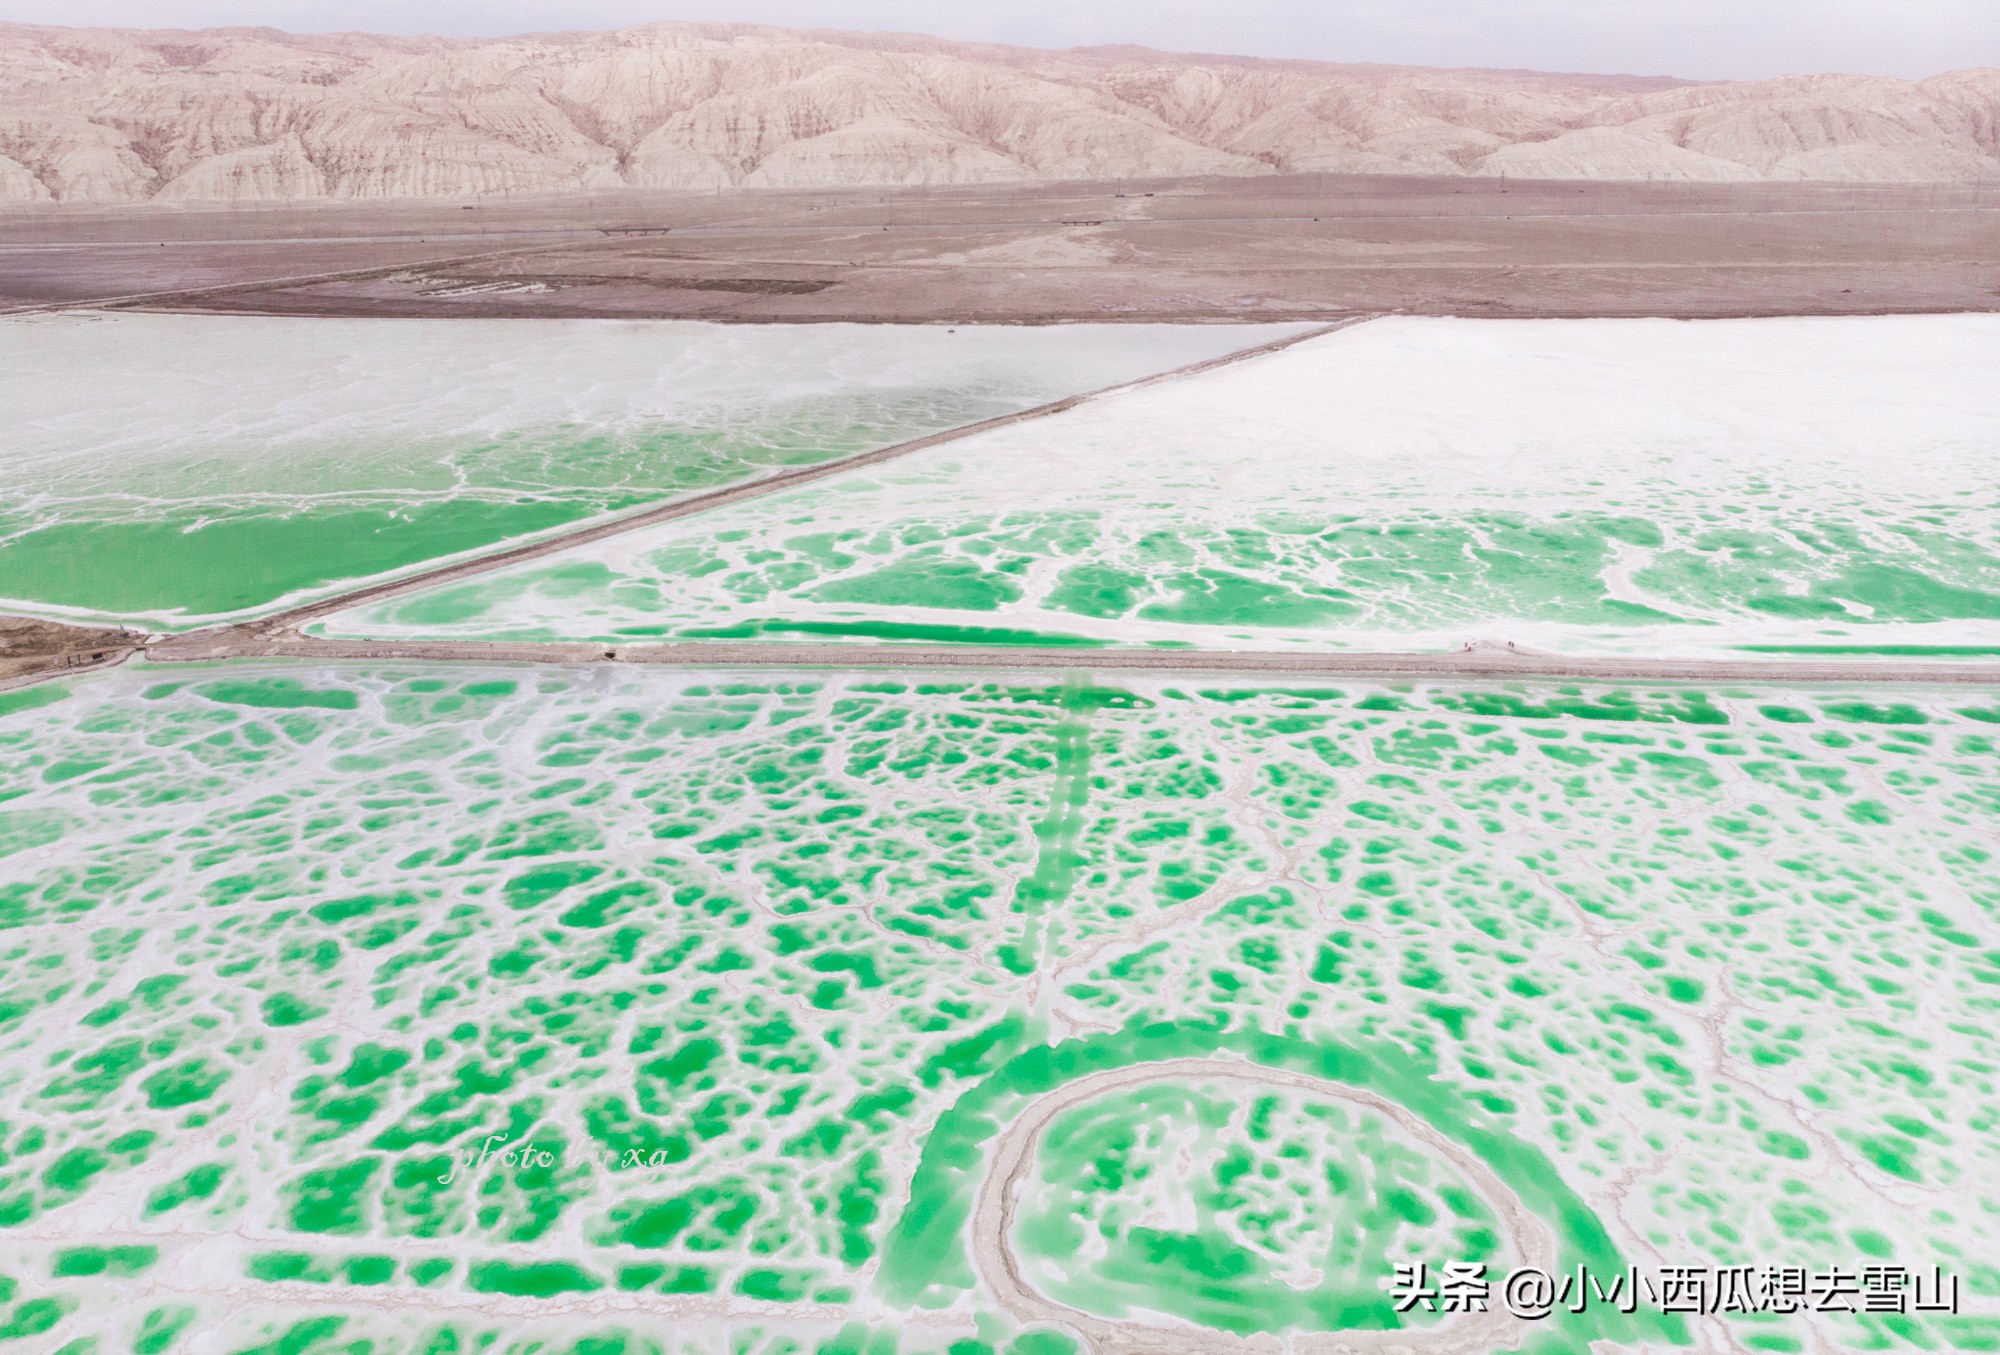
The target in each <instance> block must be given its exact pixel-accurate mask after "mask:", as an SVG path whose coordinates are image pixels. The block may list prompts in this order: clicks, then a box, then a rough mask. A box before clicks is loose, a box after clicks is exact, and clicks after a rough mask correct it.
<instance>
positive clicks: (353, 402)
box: [0, 315, 1296, 629]
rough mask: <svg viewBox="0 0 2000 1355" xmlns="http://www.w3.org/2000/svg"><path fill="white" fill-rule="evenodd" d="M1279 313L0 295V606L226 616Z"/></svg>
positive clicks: (908, 433) (1087, 383) (1134, 366)
mask: <svg viewBox="0 0 2000 1355" xmlns="http://www.w3.org/2000/svg"><path fill="white" fill-rule="evenodd" d="M1294 328H1296V327H1294ZM1284 332H1290V331H1287V330H1285V329H1281V328H1277V327H1237V326H1196V327H1185V326H1184V327H1168V326H1077V327H1065V328H1062V329H1057V330H1047V331H1031V330H1022V329H992V328H973V327H961V328H958V329H956V330H952V329H947V328H943V327H926V326H860V325H815V326H784V325H776V326H746V327H738V328H728V327H722V326H716V325H708V324H701V323H687V322H647V321H636V322H618V321H534V322H525V323H524V322H510V323H494V322H479V321H474V322H470V323H467V322H442V323H439V322H429V321H396V320H361V321H349V320H339V321H334V320H327V321H319V320H315V321H300V320H289V319H279V318H262V317H257V318H241V317H213V316H208V317H189V316H151V315H59V316H37V317H31V318H26V319H15V320H11V321H6V322H0V408H4V409H6V410H7V412H8V425H7V428H6V429H5V431H4V432H0V610H7V611H17V612H31V613H37V614H42V615H52V616H57V617H65V618H80V619H94V620H121V621H137V622H141V623H143V624H146V625H149V626H151V627H154V628H157V629H173V628H179V627H186V626H190V625H195V624H200V623H203V622H207V621H213V620H217V619H221V618H226V617H234V616H241V615H246V614H250V613H254V612H255V611H257V610H259V609H264V608H269V607H271V606H274V605H279V604H281V603H284V602H294V601H298V600H301V599H303V598H306V597H310V596H313V595H315V594H323V593H325V592H327V591H329V590H331V589H335V588H337V587H339V586H340V585H341V584H343V583H348V584H351V583H353V582H355V581H358V580H361V579H365V578H368V577H370V576H373V575H376V574H380V573H384V572H392V571H395V570H400V569H406V568H409V567H411V566H414V565H417V564H421V563H423V562H426V561H429V560H434V559H438V558H441V557H450V556H454V555H458V554H462V553H464V552H467V551H472V550H477V549H479V548H481V547H485V546H490V545H492V544H494V543H496V542H499V541H504V540H511V539H515V538H519V537H523V536H532V535H534V534H536V533H540V532H545V531H547V530H550V529H551V528H555V527H558V526H561V525H563V524H565V523H570V522H574V521H577V520H579V519H583V518H588V517H591V516H593V515H597V514H601V513H604V512H608V511H614V510H618V509H621V508H629V507H632V506H635V505H638V504H644V503H650V502H653V501H656V500H660V499H665V498H670V497H672V496H674V495H676V494H680V493H684V492H687V491H689V490H693V489H700V488H705V487H709V486H713V485H716V484H721V483H727V482H729V481H733V480H739V479H745V478H752V477H755V476H757V475H760V474H764V473H767V472H769V471H770V470H772V469H775V468H779V467H783V466H787V465H796V464H801V463H806V462H812V461H817V460H821V459H825V458H830V457H834V456H839V455H842V454H844V453H847V452H854V451H860V450H863V449H865V448H868V447H872V446H878V445H882V444H886V443H891V442H896V441H899V440H901V439H904V438H908V437H913V436H916V435H919V434H922V433H929V432H935V431H938V430H940V429H944V428H950V427H954V426H957V425H959V424H963V423H968V422H972V421H974V420H977V419H981V418H985V417H988V416H991V415H994V414H999V413H1004V412H1008V411H1012V410H1016V409H1021V408H1025V407H1028V406H1032V405H1035V404H1039V403H1042V402H1045V401H1047V400H1051V399H1055V398H1057V397H1060V396H1063V395H1069V394H1074V393H1076V392H1079V391H1084V390H1090V389H1094V388H1096V387H1099V386H1104V385H1110V384H1114V383H1116V382H1120V381H1125V380H1130V379H1132V378H1134V377H1139V376H1144V375H1147V374H1149V373H1152V372H1155V371H1159V370H1161V369H1163V368H1172V367H1176V366H1179V365H1182V364H1185V363H1188V362H1193V361H1197V360H1199V359H1202V358H1206V357H1212V356H1215V355H1217V354H1220V353H1225V352H1229V351H1232V350H1234V349H1236V348H1239V347H1248V346H1251V345H1253V344H1255V343H1258V342H1261V341H1262V340H1264V339H1267V338H1270V337H1273V336H1274V335H1276V334H1279V333H1284Z"/></svg>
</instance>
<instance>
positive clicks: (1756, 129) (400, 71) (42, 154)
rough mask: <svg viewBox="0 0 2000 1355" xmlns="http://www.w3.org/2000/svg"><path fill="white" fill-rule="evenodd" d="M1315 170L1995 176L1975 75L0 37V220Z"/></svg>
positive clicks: (647, 32) (721, 29)
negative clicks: (47, 210)
mask: <svg viewBox="0 0 2000 1355" xmlns="http://www.w3.org/2000/svg"><path fill="white" fill-rule="evenodd" d="M1314 172H1317V173H1327V172H1332V173H1356V174H1404V175H1505V176H1510V177H1518V178H1533V179H1625V180H1630V179H1682V180H1706V181H1717V182H1721V181H1740V180H1790V181H1799V180H1814V181H1832V182H1905V183H1924V182H1929V183H1982V182H2000V70H1991V69H1982V70H1966V71H1958V72H1954V73H1952V74H1949V75H1941V76H1937V77H1935V78H1933V79H1930V80H1923V81H1916V82H1911V81H1904V80H1892V79H1880V78H1871V77H1861V76H1804V77H1790V78H1786V79H1780V80H1770V81H1760V82H1750V83H1733V84H1692V83H1681V82H1676V81H1666V80H1642V79H1627V78H1618V77H1599V76H1565V75H1542V74H1534V73H1528V72H1500V71H1438V70H1422V69H1410V68H1398V67H1380V66H1336V65H1327V64H1320V63H1309V62H1279V61H1258V60H1250V59H1241V58H1231V57H1210V56H1172V55H1166V54H1162V53H1158V52H1152V51H1147V50H1144V49H1138V48H1100V49H1083V50H1077V51H1067V52H1044V51H1034V50H1028V49H1021V48H1004V47H992V46H981V45H973V44H963V43H951V42H946V41H943V40H940V39H931V38H921V37H902V36H875V35H860V34H839V33H818V32H810V33H809V32H794V31H789V30H785V29H777V28H766V27H751V26H738V25H703V24H658V25H651V26H647V27H644V28H634V29H627V30H623V31H620V32H615V33H586V34H556V35H543V36H536V37H523V38H507V39H495V40H485V39H479V40H460V39H442V38H414V39H412V38H388V37H373V36H367V35H362V34H340V35H333V36H317V37H300V36H295V35H291V34H286V33H280V32H277V31H275V30H271V29H214V30H207V31H201V32H167V31H128V30H102V29H64V28H37V27H24V26H20V25H0V202H13V203H26V202H39V201H50V200H54V201H58V202H106V203H114V202H131V201H140V200H145V199H160V200H165V201H235V200H250V199H314V198H419V197H452V196H465V195H474V194H495V193H559V192H565V191H579V190H592V189H606V188H618V187H625V186H629V187H643V188H671V189H693V190H713V189H727V188H739V187H740V188H755V187H769V188H813V187H826V188H833V187H854V186H861V185H912V184H944V183H982V182H985V183H993V182H1036V181H1054V180H1079V179H1095V180H1103V179H1121V178H1137V177H1148V178H1155V177H1168V176H1181V175H1261V174H1274V173H1314Z"/></svg>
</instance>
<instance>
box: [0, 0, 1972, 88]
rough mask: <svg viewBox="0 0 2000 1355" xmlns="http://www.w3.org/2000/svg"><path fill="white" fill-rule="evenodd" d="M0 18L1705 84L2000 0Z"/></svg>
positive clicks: (463, 3)
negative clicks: (1276, 59) (838, 32)
mask: <svg viewBox="0 0 2000 1355" xmlns="http://www.w3.org/2000/svg"><path fill="white" fill-rule="evenodd" d="M0 18H4V19H12V20H16V21H18V22H23V23H52V24H109V25H117V26H120V27H135V28H164V27H185V28H195V27H207V26H212V25H223V24H269V25H271V26H273V27H276V28H287V29H291V30H293V31H295V32H325V31H329V30H336V29H361V30H365V31H369V32H377V33H449V34H464V35H478V34H484V35H498V34H506V33H524V32H538V31H549V30H555V29H577V28H617V27H623V26H625V25H628V24H637V23H646V22H649V21H652V20H656V19H716V20H731V21H742V22H751V23H772V24H783V25H787V26H790V27H800V28H849V29H873V30H895V31H904V32H918V33H936V34H938V35H940V36H943V37H949V38H967V39H980V40H986V41H993V42H1011V43H1021V44H1024V45H1027V46H1033V47H1073V46H1081V45H1085V44H1091V43H1112V42H1136V43H1143V44H1145V45H1146V46H1149V47H1159V48H1163V49H1166V50H1168V51H1182V52H1240V53H1247V54H1252V55H1258V56H1296V57H1312V58H1318V59H1322V60H1329V61H1390V62H1406V63H1410V64H1416V65H1426V66H1502V67H1515V66H1525V67H1531V68H1535V69H1539V70H1556V71H1602V72H1619V73H1630V74H1640V75H1680V76H1688V77H1692V78H1709V79H1753V78H1759V77H1764V76H1770V75H1778V74H1783V73H1787V72H1800V71H1858V72H1865V73H1868V74H1876V75H1901V76H1909V77H1920V76H1925V75H1934V74H1936V73H1937V72H1939V71H1945V70H1953V69H1957V68H1959V67H1964V66H1994V65H2000V0H956V3H954V2H953V0H943V2H942V3H941V2H940V0H425V3H422V4H412V3H410V0H261V2H260V0H0Z"/></svg>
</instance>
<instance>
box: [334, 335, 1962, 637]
mask: <svg viewBox="0 0 2000 1355" xmlns="http://www.w3.org/2000/svg"><path fill="white" fill-rule="evenodd" d="M1995 372H2000V320H1996V319H1995V318H1994V317H1991V316H1983V315H1945V316H1896V317H1866V318H1838V319H1825V318H1790V319H1767V320H1730V321H1702V322H1678V321H1665V320H1578V321H1564V320H1535V321H1472V320H1449V319H1415V318H1391V319H1382V320H1376V321H1372V322H1370V323H1368V324H1365V325H1362V326H1359V327H1356V328H1353V329H1350V330H1346V331H1343V332H1341V333H1339V334H1335V335H1332V336H1328V337H1325V338H1320V339H1315V340H1311V341H1308V342H1306V343H1304V344H1301V345H1298V346H1296V347H1294V348H1291V349H1289V350H1287V351H1284V352H1282V353H1277V354H1274V355H1271V356H1267V357H1263V358H1258V359H1255V360H1253V361H1250V362H1247V363H1243V364H1238V365H1236V366H1234V367H1232V368H1228V369H1224V370H1218V371H1212V372H1208V373H1204V374H1201V375H1199V376H1195V377H1191V378H1187V379H1184V380H1179V381H1175V382H1171V383H1168V384H1165V385H1161V386H1154V387H1151V388H1148V389H1145V390H1140V391H1136V392H1131V393H1126V394H1121V395H1117V396H1113V397H1109V398H1106V399H1103V400H1099V401H1095V402H1092V403H1090V404H1088V405H1086V406H1084V407H1081V408H1078V409H1074V410H1071V411H1069V412H1066V413H1064V414H1061V415H1057V416H1054V417H1051V418H1048V419H1043V420H1038V421H1036V422H1034V423H1032V424H1028V425H1021V426H1016V427H1012V428H1008V429H1004V430H1000V431H997V432H994V433H990V434H984V435H980V436H977V437H972V438H968V439H964V440H961V441H959V442H956V443H954V444H951V445H949V446H947V447H941V448H937V449H933V450H931V451H928V452H924V453H919V454H917V455H916V456H914V457H912V458H909V459H907V460H904V461H901V462H898V463H897V464H896V465H895V466H894V467H892V468H888V469H884V470H880V471H872V472H868V473H856V474H853V475H849V476H842V477H838V478H836V479H834V480H831V481H828V482H825V483H823V484H821V485H818V486H815V487H811V488H807V489H801V490H797V491H789V492H783V493H779V494H775V495H772V496H770V497H768V498H765V499H761V500H759V501H757V502H755V503H751V504H742V505H737V506H734V507H731V508H728V509H724V510H719V511H717V512H715V513H710V514H703V515H701V516H700V517H697V518H692V519H688V520H685V521H682V522H678V523H674V524H671V525H668V526H664V527H661V528H657V529H652V530H648V531H643V532H637V533H633V534H631V535H629V536H626V537H622V538H619V539H617V540H615V541H611V542H603V543H598V544H595V545H593V546H590V547H588V548H584V549H579V550H576V551H573V552H567V553H564V554H561V555H557V556H553V557H550V558H548V559H546V560H544V561H540V562H537V563H534V564H531V565H523V566H520V567H516V568H512V569H509V570H504V571H499V572H496V573H494V574H491V575H488V576H485V577H483V578H481V579H479V580H475V581H470V582H465V583H460V584H454V585H448V586H445V587H442V588H439V589H436V590H432V591H426V592H419V593H414V594H411V595H409V596H407V597H403V598H399V599H392V600H389V601H386V602H382V603H378V604H374V605H372V606H369V607H367V608H364V609H361V610H358V611H355V612H352V613H348V614H345V615H341V616H337V617H335V618H333V619H332V620H331V621H330V622H328V623H327V624H326V626H325V631H326V633H328V634H333V635H348V636H383V637H387V636H395V637H419V636H433V637H446V638H510V639H557V638H563V639H592V640H602V641H606V642H617V641H623V640H633V639H642V638H647V639H672V638H680V639H700V638H713V639H724V638H727V639H745V638H758V637H769V638H785V637H791V638H797V637H800V636H818V637H827V636H851V637H866V638H874V639H882V638H888V639H926V640H940V639H944V640H950V639H961V640H974V641H984V642H998V643H1008V642H1024V643H1048V642H1060V643H1075V644H1112V645H1157V644H1170V645H1195V646H1202V647H1216V648H1249V647H1257V648H1284V647H1288V646H1290V647H1300V648H1324V649H1335V648H1358V649H1382V650H1391V649H1454V648H1457V647H1459V646H1461V645H1462V644H1464V643H1466V642H1467V641H1473V640H1484V641H1498V642H1512V643H1515V644H1517V645H1520V646H1523V647H1532V648H1540V649H1548V650H1557V651H1564V652H1576V653H1644V654H1673V655H1681V656H1704V655H1706V656H1722V655H1728V654H1733V653H1740V652H1741V651H1743V650H1745V649H1752V650H1776V651H1784V652H1791V651H1844V652H1854V651H1862V652H1874V651H1883V650H1890V651H1897V652H1915V653H1926V652H1938V651H1940V650H1942V651H1953V652H1958V653H1966V652H1973V653H1980V652H1990V651H2000V505H1996V504H1995V502H1994V495H1993V491H1992V486H1993V485H1994V484H1995V483H2000V382H1996V381H1994V380H1993V379H1992V378H1993V374H1994V373H1995Z"/></svg>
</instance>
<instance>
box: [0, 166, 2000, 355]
mask: <svg viewBox="0 0 2000 1355" xmlns="http://www.w3.org/2000/svg"><path fill="white" fill-rule="evenodd" d="M1996 304H2000V186H1991V185H1963V184H1937V185H1930V184H1921V185H1909V184H1890V185H1879V184H1869V185H1856V184H1838V185H1824V184H1687V183H1646V182H1604V181H1596V182H1550V181H1505V180H1499V179H1492V178H1480V179H1464V178H1461V179H1443V178H1410V177H1402V178H1391V177H1373V178H1367V177H1355V176H1331V175H1295V176H1281V177H1268V178H1256V179H1245V178H1220V177H1209V178H1200V179H1160V180H1135V181H1120V182H1114V183H1095V184H1054V185H999V186H995V185H984V186H948V187H919V188H855V189H847V190H843V191H839V192H830V191H827V192H821V191H814V192H805V191H797V190H747V191H740V192H734V193H728V194H716V193H669V192H660V191H653V190H638V189H628V190H621V191H618V192H615V193H602V194H588V195H576V196H568V197H541V198H522V199H511V198H500V199H480V200H478V201H475V202H459V201H454V200H443V201H437V200H417V201H388V202H354V203H341V204H330V205H328V204H297V203H280V204H256V205H226V206H215V205H209V206H201V205H192V206H187V205H184V206H163V205H151V204H144V205H118V206H109V207H104V206H98V207H65V206H63V205H60V204H48V205H39V206H32V207H27V208H17V209H15V210H12V211H10V212H7V213H4V214H0V306H5V307H7V308H9V309H11V310H14V311H21V310H27V309H41V308H47V307H58V306H67V307H79V306H109V307H117V308H121V309H142V310H176V311H207V312H221V313H230V314H269V315H393V316H454V315H458V316H474V317H489V318H490V317H496V316H541V317H548V318H557V317H570V318H574V317H589V316H604V317H622V318H633V319H636V318H690V319H695V318H698V319H709V320H727V321H736V322H744V321H793V322H798V321H825V320H860V321H869V320H873V321H884V322H899V323H954V322H962V323H968V324H970V323H989V324H990V323H1007V324H1044V323H1053V322H1060V321H1065V320H1097V321H1103V320H1132V321H1167V320H1173V321H1217V320H1262V321H1268V320H1277V319H1300V320H1310V319H1320V318H1334V317H1338V316H1342V315H1353V314H1361V313H1376V312H1398V313H1407V314H1418V315H1471V316H1493V317H1528V316H1583V315H1668V316H1682V317H1698V316H1742V315H1836V314H1881V313H1889V312H1922V311H1955V310H1985V309H1990V308H1992V307H1994V306H1995V305H1996Z"/></svg>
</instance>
